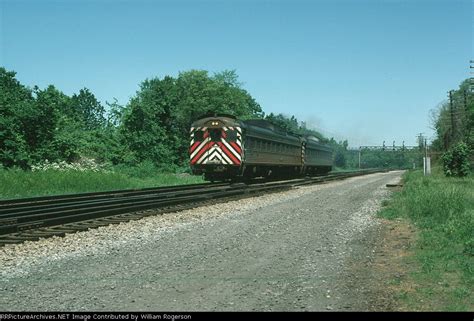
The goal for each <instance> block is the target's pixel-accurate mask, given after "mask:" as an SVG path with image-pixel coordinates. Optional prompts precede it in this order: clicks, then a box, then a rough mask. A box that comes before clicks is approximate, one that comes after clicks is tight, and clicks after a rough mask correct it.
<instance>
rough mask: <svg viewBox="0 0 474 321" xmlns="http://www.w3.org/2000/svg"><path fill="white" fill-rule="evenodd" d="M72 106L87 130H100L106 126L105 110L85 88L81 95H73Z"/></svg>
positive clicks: (80, 92)
mask: <svg viewBox="0 0 474 321" xmlns="http://www.w3.org/2000/svg"><path fill="white" fill-rule="evenodd" d="M70 106H71V109H72V112H73V114H74V116H76V117H77V118H78V120H80V121H82V123H83V124H84V129H85V130H93V129H100V128H103V126H104V125H105V123H106V120H105V117H104V115H105V109H104V107H103V106H102V105H101V104H100V102H99V101H98V100H97V98H96V97H95V96H94V94H93V93H91V92H90V90H89V89H87V88H83V89H81V90H79V94H74V95H72V97H71V102H70Z"/></svg>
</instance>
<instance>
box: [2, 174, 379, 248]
mask: <svg viewBox="0 0 474 321" xmlns="http://www.w3.org/2000/svg"><path fill="white" fill-rule="evenodd" d="M380 171H382V170H365V171H355V172H343V173H334V174H329V175H326V176H316V177H306V178H297V179H291V180H285V181H263V182H260V181H254V182H252V183H251V184H245V183H235V184H230V183H215V184H210V183H205V184H193V185H181V186H170V187H161V188H147V189H141V190H122V191H111V192H96V193H82V194H75V195H74V194H72V195H59V196H53V197H39V198H28V199H20V200H8V201H3V202H0V246H1V245H5V244H8V243H18V242H22V241H25V240H37V239H39V237H47V236H48V235H50V236H51V235H63V234H64V233H67V232H75V231H78V230H85V229H87V228H89V227H97V226H103V225H108V224H113V223H119V222H123V221H128V220H131V219H136V218H140V217H143V216H147V215H149V213H137V212H140V211H147V210H157V209H158V210H161V211H162V212H166V211H176V210H180V209H182V208H183V205H184V208H191V207H196V206H199V205H200V204H202V203H203V202H208V201H211V200H212V201H219V200H220V201H222V200H224V199H229V198H235V197H246V196H247V197H248V196H254V195H259V194H261V193H266V192H273V191H281V190H285V189H289V188H292V187H296V186H303V185H308V184H315V183H320V182H326V181H332V180H338V179H344V178H348V177H353V176H359V175H365V174H371V173H376V172H380ZM186 204H187V205H186ZM129 213H135V214H129ZM84 221H86V222H88V223H87V224H82V223H80V222H84ZM71 224H72V225H71ZM56 226H63V227H62V228H59V230H58V229H57V228H56V229H55V228H54V227H56Z"/></svg>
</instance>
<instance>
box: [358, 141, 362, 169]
mask: <svg viewBox="0 0 474 321" xmlns="http://www.w3.org/2000/svg"><path fill="white" fill-rule="evenodd" d="M361 151H362V147H360V146H359V169H360V152H361Z"/></svg>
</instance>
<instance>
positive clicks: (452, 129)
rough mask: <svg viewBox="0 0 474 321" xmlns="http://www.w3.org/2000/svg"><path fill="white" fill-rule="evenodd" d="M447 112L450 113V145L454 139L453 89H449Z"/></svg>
mask: <svg viewBox="0 0 474 321" xmlns="http://www.w3.org/2000/svg"><path fill="white" fill-rule="evenodd" d="M448 93H449V112H450V114H451V142H450V144H449V145H451V144H452V143H453V141H454V107H453V91H452V90H450V91H449V92H448Z"/></svg>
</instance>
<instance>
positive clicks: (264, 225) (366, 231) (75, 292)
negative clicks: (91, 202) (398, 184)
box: [0, 171, 402, 311]
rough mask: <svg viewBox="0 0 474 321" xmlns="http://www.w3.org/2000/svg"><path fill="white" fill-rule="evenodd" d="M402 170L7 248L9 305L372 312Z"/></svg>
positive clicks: (2, 282) (3, 281)
mask: <svg viewBox="0 0 474 321" xmlns="http://www.w3.org/2000/svg"><path fill="white" fill-rule="evenodd" d="M401 174H402V172H400V171H397V172H390V173H377V174H371V175H367V176H361V177H355V178H350V179H347V180H344V181H337V182H332V183H326V184H322V185H315V186H308V187H301V188H298V189H295V190H291V191H287V192H282V193H276V194H269V195H264V196H261V197H255V198H248V199H245V200H241V201H232V202H228V203H223V204H216V205H212V206H208V207H205V208H197V209H192V210H186V211H182V212H179V213H170V214H165V215H158V216H153V217H146V218H144V219H142V220H139V221H134V222H128V223H121V224H119V225H110V226H106V227H101V228H98V229H94V230H90V231H86V232H80V233H76V234H71V235H67V236H66V237H64V238H56V237H55V238H50V239H42V240H40V241H38V242H27V243H24V244H21V245H8V246H6V247H4V248H0V311H23V310H28V311H33V310H38V311H45V310H54V311H58V310H59V311H61V310H74V311H81V310H93V311H100V310H107V311H110V310H113V311H119V310H126V311H127V310H128V311H130V310H134V311H137V310H153V311H209V310H218V311H225V310H230V311H254V310H256V311H303V310H310V311H315V310H324V311H327V310H367V309H370V306H367V300H366V299H365V298H364V296H363V295H361V293H365V292H364V291H361V290H360V289H358V288H353V287H350V286H348V284H354V283H350V282H348V278H352V277H357V275H351V274H350V271H348V269H347V262H349V261H350V262H354V260H358V259H360V260H363V262H370V258H371V256H372V255H373V253H374V251H375V250H374V244H373V242H374V240H376V236H377V231H378V229H379V228H380V223H379V220H378V219H376V218H375V213H376V211H377V210H378V209H379V208H380V206H381V203H382V200H384V199H386V198H387V197H388V196H389V195H390V191H388V189H387V188H386V187H385V184H386V183H389V182H394V181H398V180H399V178H400V176H401Z"/></svg>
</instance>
